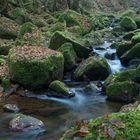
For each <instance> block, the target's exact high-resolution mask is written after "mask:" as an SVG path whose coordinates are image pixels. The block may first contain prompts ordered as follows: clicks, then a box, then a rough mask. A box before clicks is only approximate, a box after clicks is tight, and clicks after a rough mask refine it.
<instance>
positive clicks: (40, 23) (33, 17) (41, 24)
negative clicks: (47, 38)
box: [28, 14, 47, 28]
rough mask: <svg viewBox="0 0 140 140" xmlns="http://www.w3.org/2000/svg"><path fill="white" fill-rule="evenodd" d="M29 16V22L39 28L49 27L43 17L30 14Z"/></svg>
mask: <svg viewBox="0 0 140 140" xmlns="http://www.w3.org/2000/svg"><path fill="white" fill-rule="evenodd" d="M28 16H29V17H28V18H29V21H30V22H32V23H33V24H34V25H36V26H37V27H39V28H41V27H46V26H47V23H46V20H45V19H44V17H43V15H37V14H34V15H31V14H28ZM36 17H37V18H36Z"/></svg>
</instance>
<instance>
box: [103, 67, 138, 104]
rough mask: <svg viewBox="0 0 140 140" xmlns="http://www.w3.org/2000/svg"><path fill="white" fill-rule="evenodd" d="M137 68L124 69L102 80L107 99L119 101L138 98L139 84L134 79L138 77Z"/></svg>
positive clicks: (129, 100) (130, 100)
mask: <svg viewBox="0 0 140 140" xmlns="http://www.w3.org/2000/svg"><path fill="white" fill-rule="evenodd" d="M139 73H140V71H139V67H138V68H137V69H131V70H126V71H123V72H120V73H116V74H113V75H110V76H109V77H108V78H107V79H106V80H105V82H104V87H105V88H104V89H105V92H106V94H107V95H108V99H109V100H113V101H119V102H122V101H123V102H132V101H135V100H136V99H137V98H139V89H140V87H139V84H137V82H138V81H137V82H136V79H137V78H138V77H139Z"/></svg>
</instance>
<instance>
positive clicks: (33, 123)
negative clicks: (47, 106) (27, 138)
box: [9, 114, 45, 132]
mask: <svg viewBox="0 0 140 140" xmlns="http://www.w3.org/2000/svg"><path fill="white" fill-rule="evenodd" d="M9 127H10V129H11V130H12V131H15V132H19V131H20V132H30V131H31V132H32V131H39V132H44V131H45V125H44V123H43V122H42V121H41V120H38V119H36V118H34V117H31V116H26V115H23V114H18V115H16V116H15V117H14V118H13V119H12V120H11V121H10V123H9Z"/></svg>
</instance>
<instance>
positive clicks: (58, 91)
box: [47, 80, 75, 98]
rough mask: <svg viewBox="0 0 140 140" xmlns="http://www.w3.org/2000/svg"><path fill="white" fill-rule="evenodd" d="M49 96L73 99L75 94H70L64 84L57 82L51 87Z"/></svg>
mask: <svg viewBox="0 0 140 140" xmlns="http://www.w3.org/2000/svg"><path fill="white" fill-rule="evenodd" d="M47 95H48V96H53V97H61V98H69V97H73V96H74V95H75V94H74V93H72V92H70V90H69V89H68V87H67V86H66V85H65V84H64V83H62V82H61V81H58V80H56V81H53V82H52V83H51V84H50V85H49V92H48V93H47Z"/></svg>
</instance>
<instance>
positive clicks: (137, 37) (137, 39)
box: [131, 32, 140, 44]
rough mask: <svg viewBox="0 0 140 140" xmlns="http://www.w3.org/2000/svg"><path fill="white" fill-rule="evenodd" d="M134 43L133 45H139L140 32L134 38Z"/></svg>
mask: <svg viewBox="0 0 140 140" xmlns="http://www.w3.org/2000/svg"><path fill="white" fill-rule="evenodd" d="M131 41H132V43H133V44H137V43H140V32H138V33H136V34H135V35H134V36H133V37H132V40H131Z"/></svg>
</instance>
